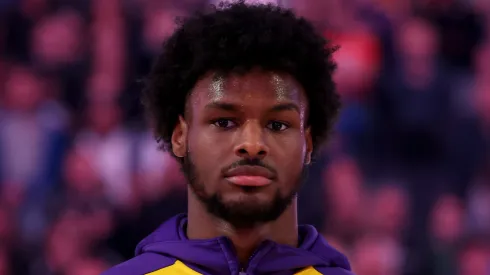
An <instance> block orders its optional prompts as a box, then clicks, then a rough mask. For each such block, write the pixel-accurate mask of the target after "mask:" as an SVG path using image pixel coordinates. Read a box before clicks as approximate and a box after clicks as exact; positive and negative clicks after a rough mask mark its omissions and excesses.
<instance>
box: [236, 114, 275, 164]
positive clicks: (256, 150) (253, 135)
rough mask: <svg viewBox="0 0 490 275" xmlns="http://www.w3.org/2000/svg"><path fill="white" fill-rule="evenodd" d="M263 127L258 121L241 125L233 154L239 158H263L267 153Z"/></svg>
mask: <svg viewBox="0 0 490 275" xmlns="http://www.w3.org/2000/svg"><path fill="white" fill-rule="evenodd" d="M263 130H264V129H263V127H261V125H260V124H259V123H254V122H248V123H245V124H244V125H243V126H242V131H241V133H240V137H239V141H238V143H237V145H236V147H235V154H236V155H237V156H239V157H241V158H252V159H253V158H258V159H263V158H264V157H265V156H267V154H268V153H269V148H268V147H267V145H266V144H265V142H264V138H265V137H264V131H263Z"/></svg>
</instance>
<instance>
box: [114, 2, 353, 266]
mask: <svg viewBox="0 0 490 275" xmlns="http://www.w3.org/2000/svg"><path fill="white" fill-rule="evenodd" d="M333 51H334V48H333V47H332V46H330V45H329V44H328V43H327V42H326V41H325V40H324V39H323V38H322V36H321V35H320V34H318V33H317V32H316V31H315V30H314V29H313V27H312V26H311V24H310V23H309V22H307V21H306V20H305V19H302V18H297V17H296V16H295V15H294V14H293V13H292V12H291V11H290V10H285V9H281V8H279V7H276V6H273V5H258V4H255V5H248V4H245V3H244V2H243V1H240V2H237V3H234V4H226V5H222V6H220V7H218V8H216V9H214V10H213V11H211V12H206V13H201V14H198V15H195V16H193V17H191V18H188V19H187V20H185V21H184V22H183V23H182V24H181V25H180V27H179V28H177V30H176V31H175V32H174V34H173V35H172V36H171V37H170V38H169V39H168V40H167V41H166V43H165V44H164V47H163V51H162V54H161V55H160V56H159V57H158V59H157V61H156V64H155V66H154V67H153V69H152V72H151V74H150V76H149V79H148V81H147V88H146V89H145V91H144V103H145V106H146V107H147V110H148V113H149V114H150V119H151V121H152V122H153V123H154V125H155V133H156V136H157V141H158V142H159V143H160V144H161V146H162V148H164V149H166V150H167V151H169V152H170V153H171V154H172V155H173V156H174V157H176V158H177V159H178V160H179V161H180V162H181V164H182V168H183V171H184V173H185V175H186V177H187V180H188V182H189V187H188V190H189V195H188V213H187V214H186V215H178V216H176V217H175V218H173V219H171V220H169V221H167V222H165V223H164V224H163V225H162V226H161V227H160V228H159V229H157V230H156V231H155V232H154V233H153V234H151V235H150V236H149V237H147V238H146V239H145V240H143V241H142V242H141V243H140V244H139V245H138V247H137V249H136V257H135V258H133V259H131V260H129V261H127V262H125V263H123V264H121V265H118V266H116V267H114V268H113V269H111V270H109V271H108V272H106V273H105V274H106V275H113V274H119V275H125V274H128V275H130V274H131V275H133V274H134V275H136V274H151V275H162V274H217V275H224V274H234V275H238V274H249V275H252V274H303V275H304V274H310V275H311V274H329V275H341V274H352V273H351V272H350V266H349V263H348V261H347V259H346V258H345V257H344V256H343V255H342V254H340V253H339V252H337V251H336V250H335V249H333V248H332V247H330V246H329V245H328V244H327V243H326V241H325V240H323V238H322V237H321V236H320V235H319V234H318V232H317V231H316V230H315V228H313V227H312V226H308V225H306V226H298V225H297V216H296V194H297V192H298V189H299V188H300V185H301V182H302V181H303V180H304V177H305V174H306V173H305V171H306V167H307V165H308V164H309V163H310V162H311V158H312V155H314V153H315V152H316V151H318V149H319V148H320V145H321V144H322V143H323V142H324V141H325V139H326V138H327V137H328V134H329V131H330V130H331V127H332V124H333V122H334V118H335V116H336V114H337V113H338V110H339V105H340V103H339V97H338V95H337V94H336V93H335V91H334V84H333V82H332V72H333V70H334V68H335V64H334V63H333V62H332V58H331V57H332V52H333Z"/></svg>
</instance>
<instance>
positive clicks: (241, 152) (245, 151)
mask: <svg viewBox="0 0 490 275" xmlns="http://www.w3.org/2000/svg"><path fill="white" fill-rule="evenodd" d="M238 153H239V154H246V153H247V150H245V149H243V148H242V149H239V150H238Z"/></svg>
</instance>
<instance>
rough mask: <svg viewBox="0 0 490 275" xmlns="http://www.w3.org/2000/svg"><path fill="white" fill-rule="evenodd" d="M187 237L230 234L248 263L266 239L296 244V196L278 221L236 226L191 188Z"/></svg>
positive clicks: (236, 248)
mask: <svg viewBox="0 0 490 275" xmlns="http://www.w3.org/2000/svg"><path fill="white" fill-rule="evenodd" d="M188 201H189V205H188V209H189V210H188V222H187V237H188V238H189V239H211V238H216V237H221V236H225V237H228V238H229V239H230V240H231V242H232V243H233V246H234V248H235V251H236V253H237V257H238V259H239V260H240V262H241V263H242V264H246V263H247V262H248V260H249V259H250V257H251V256H252V254H253V253H254V251H255V250H256V249H257V247H258V246H259V245H260V244H261V243H262V242H263V241H265V240H270V241H273V242H276V243H279V244H284V245H289V246H293V247H296V246H297V245H298V228H297V215H296V199H294V201H293V202H292V203H291V205H290V206H289V207H288V208H287V209H286V210H285V211H284V213H283V214H282V215H281V216H280V217H279V218H278V219H277V220H275V221H271V222H268V223H264V224H258V225H256V226H254V227H252V228H247V229H241V228H236V227H234V226H233V225H232V224H230V223H229V222H227V221H225V220H223V219H221V218H218V217H215V216H213V215H211V214H209V213H208V212H207V211H206V207H205V206H204V205H203V204H202V203H201V201H199V199H198V198H196V196H195V195H194V193H193V192H192V191H191V190H189V200H188Z"/></svg>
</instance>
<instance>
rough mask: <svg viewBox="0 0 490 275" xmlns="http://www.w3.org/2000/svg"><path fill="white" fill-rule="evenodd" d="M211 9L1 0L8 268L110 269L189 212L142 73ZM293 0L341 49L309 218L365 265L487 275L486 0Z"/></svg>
mask: <svg viewBox="0 0 490 275" xmlns="http://www.w3.org/2000/svg"><path fill="white" fill-rule="evenodd" d="M211 2H215V1H211ZM209 3H210V1H205V0H178V1H176V0H98V1H97V0H92V1H90V0H0V275H8V274H28V275H30V274H32V275H34V274H35V275H68V274H70V275H98V274H100V273H101V272H102V271H103V270H105V269H106V268H108V267H109V266H111V265H113V264H116V263H119V262H121V261H123V260H125V259H128V258H130V257H132V255H133V251H134V248H135V246H136V244H137V243H138V241H139V240H141V239H142V238H143V237H144V236H146V235H147V234H149V233H150V232H151V231H152V230H154V229H155V228H156V227H157V226H158V225H159V224H160V223H162V222H163V221H164V220H166V219H167V218H169V217H171V216H173V215H174V214H176V213H179V212H183V211H185V210H186V201H185V198H186V184H185V181H184V179H183V177H182V175H181V173H180V170H179V166H178V164H177V163H176V162H175V161H174V160H173V159H172V158H171V157H170V156H169V155H168V154H165V153H163V152H161V151H157V144H156V142H155V141H154V140H153V137H152V134H151V132H150V131H149V127H148V124H147V123H146V122H145V120H144V116H143V114H142V108H141V105H140V101H139V96H140V95H139V92H140V90H141V82H140V80H141V79H142V78H143V77H144V76H145V74H146V73H148V71H149V69H150V67H151V62H152V59H153V58H154V57H155V55H156V54H158V52H159V49H160V46H161V42H162V41H163V40H164V39H165V37H166V36H168V35H169V34H170V33H171V32H172V30H173V28H174V18H175V17H178V16H185V15H186V14H188V13H190V12H194V11H196V10H199V9H202V8H204V7H205V6H206V5H209ZM280 4H281V5H284V6H288V7H291V8H293V9H295V10H296V11H297V12H298V13H299V14H301V15H302V16H305V17H307V18H309V19H310V20H312V21H313V22H314V24H315V26H316V27H317V28H318V29H319V30H320V31H321V32H322V33H324V34H325V36H326V37H327V38H329V39H331V40H332V41H333V42H334V43H335V44H337V45H339V46H340V49H339V50H338V51H337V53H336V54H335V59H336V61H337V62H338V63H339V66H338V71H337V73H336V75H335V78H336V81H337V86H338V90H339V92H340V93H341V96H342V100H343V104H344V108H343V110H342V113H341V115H340V118H339V122H338V124H337V127H336V131H335V134H334V136H333V137H332V139H331V142H330V143H329V145H328V146H326V147H325V148H324V149H323V150H322V154H321V155H320V156H319V157H318V158H317V159H316V161H315V163H314V165H313V166H312V167H311V169H310V173H309V179H308V181H307V183H306V184H305V186H304V187H303V189H302V190H301V193H300V198H299V204H300V209H299V217H300V221H301V222H302V223H310V224H313V225H315V226H317V227H318V228H319V229H320V230H321V231H322V233H323V234H324V235H325V237H326V238H327V240H329V242H330V243H331V244H332V245H333V246H335V247H337V248H338V249H340V250H341V251H343V252H344V253H346V254H347V256H348V257H349V258H350V260H351V262H352V266H353V268H354V271H355V272H356V274H358V275H412V274H413V275H489V274H490V238H489V235H490V36H489V34H490V1H488V0H397V1H390V0H328V1H327V0H283V1H280Z"/></svg>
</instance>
